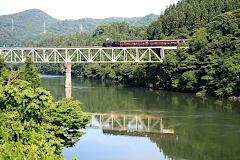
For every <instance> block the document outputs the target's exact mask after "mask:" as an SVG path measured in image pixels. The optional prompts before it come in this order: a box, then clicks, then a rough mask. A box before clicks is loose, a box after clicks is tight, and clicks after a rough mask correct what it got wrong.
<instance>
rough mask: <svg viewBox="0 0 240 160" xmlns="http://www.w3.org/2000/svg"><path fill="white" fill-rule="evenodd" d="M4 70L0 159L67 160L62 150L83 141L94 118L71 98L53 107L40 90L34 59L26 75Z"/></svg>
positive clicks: (0, 97)
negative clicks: (81, 139) (80, 138)
mask: <svg viewBox="0 0 240 160" xmlns="http://www.w3.org/2000/svg"><path fill="white" fill-rule="evenodd" d="M1 62H2V61H1ZM2 64H3V63H2ZM0 69H1V71H2V72H1V77H0V78H1V80H4V81H3V82H1V84H0V153H1V155H0V159H63V157H62V151H61V149H62V147H63V146H66V147H68V146H72V145H74V143H76V142H77V141H78V140H79V137H80V136H82V135H83V132H81V131H79V129H81V128H85V126H86V124H87V123H88V122H89V120H90V116H89V115H84V114H83V112H82V110H81V108H80V102H78V101H73V99H71V98H66V99H63V100H61V101H58V102H56V103H53V102H52V100H53V98H52V96H51V95H50V92H48V91H46V90H45V89H43V88H40V87H38V86H39V85H40V83H39V79H40V78H39V76H38V74H37V73H36V68H35V67H34V66H33V64H32V60H31V58H30V57H26V61H25V64H24V67H23V68H21V69H22V70H23V71H22V70H21V71H16V72H13V71H12V72H11V73H9V72H7V70H6V68H5V66H4V65H1V68H0ZM26 80H28V81H26Z"/></svg>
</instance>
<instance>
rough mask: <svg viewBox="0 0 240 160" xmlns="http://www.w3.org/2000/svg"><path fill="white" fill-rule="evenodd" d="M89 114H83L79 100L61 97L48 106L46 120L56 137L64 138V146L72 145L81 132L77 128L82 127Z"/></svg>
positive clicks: (87, 120) (77, 139)
mask: <svg viewBox="0 0 240 160" xmlns="http://www.w3.org/2000/svg"><path fill="white" fill-rule="evenodd" d="M90 118H91V117H90V116H89V115H84V114H83V112H82V110H81V107H80V102H79V101H73V99H72V98H63V99H62V100H61V101H58V102H56V103H55V104H54V105H53V106H51V107H50V108H49V111H48V121H49V122H50V123H51V125H52V126H51V128H52V129H53V131H54V132H55V135H56V137H59V138H61V139H62V140H64V142H63V144H64V146H65V147H70V146H73V145H74V144H75V143H76V142H77V141H79V137H81V136H82V135H83V132H79V131H78V130H79V129H81V128H84V127H85V126H86V124H88V122H89V120H90Z"/></svg>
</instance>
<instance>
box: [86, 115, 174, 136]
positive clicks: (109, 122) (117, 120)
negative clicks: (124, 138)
mask: <svg viewBox="0 0 240 160" xmlns="http://www.w3.org/2000/svg"><path fill="white" fill-rule="evenodd" d="M90 114H91V115H92V120H91V123H90V125H89V126H87V128H95V129H102V130H103V131H105V132H107V133H117V134H122V135H130V136H148V135H154V134H155V135H156V134H157V135H158V136H159V134H161V135H175V132H174V129H165V128H164V125H163V118H162V117H157V116H151V115H138V114H117V113H90Z"/></svg>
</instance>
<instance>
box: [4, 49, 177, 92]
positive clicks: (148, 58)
mask: <svg viewBox="0 0 240 160" xmlns="http://www.w3.org/2000/svg"><path fill="white" fill-rule="evenodd" d="M177 48H178V47H177V46H143V47H137V46H136V47H99V46H85V47H0V55H2V56H3V57H4V58H5V62H6V63H24V61H25V56H31V57H32V60H33V62H34V63H64V64H65V68H66V76H65V79H66V80H65V87H70V88H71V87H72V84H71V66H72V64H76V63H126V62H135V63H146V62H147V63H162V62H163V58H164V55H165V54H164V51H165V50H172V49H177Z"/></svg>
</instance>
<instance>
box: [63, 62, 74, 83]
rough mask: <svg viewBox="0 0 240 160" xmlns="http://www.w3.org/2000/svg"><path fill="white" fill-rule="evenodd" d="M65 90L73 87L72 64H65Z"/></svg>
mask: <svg viewBox="0 0 240 160" xmlns="http://www.w3.org/2000/svg"><path fill="white" fill-rule="evenodd" d="M64 66H65V68H66V70H65V88H71V87H72V80H71V67H72V64H71V63H65V65H64Z"/></svg>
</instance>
